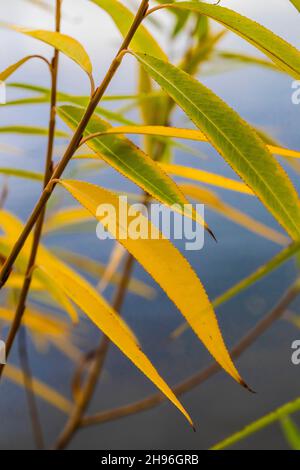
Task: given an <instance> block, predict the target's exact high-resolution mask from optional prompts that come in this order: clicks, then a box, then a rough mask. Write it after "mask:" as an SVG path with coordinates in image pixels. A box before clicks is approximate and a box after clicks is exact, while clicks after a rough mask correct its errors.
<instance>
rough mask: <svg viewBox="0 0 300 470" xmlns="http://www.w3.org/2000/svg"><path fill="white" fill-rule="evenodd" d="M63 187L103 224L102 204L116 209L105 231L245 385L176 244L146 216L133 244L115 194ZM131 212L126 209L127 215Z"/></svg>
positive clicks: (68, 183) (81, 184)
mask: <svg viewBox="0 0 300 470" xmlns="http://www.w3.org/2000/svg"><path fill="white" fill-rule="evenodd" d="M61 184H62V185H63V186H64V187H65V188H66V189H67V190H68V191H69V192H70V193H71V194H72V195H73V197H75V199H77V200H78V201H79V202H80V204H82V205H83V206H84V207H86V209H88V210H89V212H90V213H91V214H92V215H93V216H94V217H95V218H97V219H98V220H100V222H101V217H99V216H97V209H98V207H99V205H100V204H103V203H104V204H109V205H111V206H112V207H113V208H114V209H115V211H116V220H115V223H114V221H113V220H110V218H109V216H108V218H106V220H105V221H102V223H103V225H104V227H105V229H107V230H108V231H109V232H110V233H111V234H112V235H113V236H114V237H115V238H116V239H118V240H119V242H120V243H121V244H122V245H123V246H124V247H125V248H126V249H127V250H128V251H129V252H130V253H131V254H132V255H133V256H134V257H135V258H136V259H137V261H138V262H139V263H140V264H141V265H142V266H143V267H144V268H145V269H146V271H148V273H149V274H150V275H151V276H152V277H153V279H155V280H156V282H157V283H158V284H159V285H160V286H161V287H162V288H163V289H164V291H165V292H166V294H167V295H168V296H169V298H170V299H171V300H172V301H173V302H174V304H175V305H176V306H177V308H178V309H179V310H180V312H181V313H182V314H183V315H184V317H185V318H186V320H187V321H188V323H189V324H190V326H191V327H192V329H193V330H194V332H195V333H196V334H197V336H198V337H199V339H200V340H201V341H202V342H203V343H204V345H205V346H206V347H207V349H208V350H209V351H210V353H211V354H212V355H213V356H214V357H215V359H216V360H217V361H218V362H219V364H220V365H221V366H222V367H223V368H224V369H225V370H226V371H227V372H228V373H229V374H230V375H231V376H232V377H234V379H236V380H237V381H238V382H240V383H242V384H243V385H245V384H244V382H243V381H242V379H241V377H240V376H239V373H238V372H237V370H236V368H235V366H234V364H233V363H232V360H231V358H230V356H229V353H228V351H227V348H226V346H225V344H224V341H223V338H222V334H221V332H220V329H219V325H218V322H217V319H216V316H215V313H214V311H213V308H212V306H211V303H210V301H209V299H208V297H207V294H206V292H205V289H204V287H203V286H202V284H201V282H200V280H199V279H198V277H197V275H196V274H195V272H194V271H193V269H192V268H191V266H190V265H189V263H188V262H187V260H186V259H185V258H184V257H183V256H182V255H181V253H180V252H179V251H178V250H177V249H176V248H175V247H174V246H173V245H172V243H171V242H170V241H169V240H167V239H166V238H164V237H163V236H162V234H161V233H160V232H159V231H158V229H157V228H156V227H155V226H153V225H152V224H151V223H150V222H149V221H148V219H147V218H145V217H144V216H143V215H142V214H139V216H138V217H139V221H140V222H139V223H140V224H141V226H143V227H145V230H147V233H148V237H143V238H140V239H138V240H133V239H132V238H131V237H130V236H128V235H127V234H126V233H124V228H123V226H122V224H120V217H119V216H120V207H119V199H118V197H117V196H116V195H114V194H113V193H111V192H109V191H107V190H105V189H103V188H101V187H98V186H95V185H92V184H89V183H85V182H80V181H70V180H63V181H61ZM129 208H130V207H129V206H127V205H126V208H125V205H124V210H125V213H126V211H127V210H128V209H129ZM121 215H122V214H121ZM123 215H124V214H123ZM113 218H114V217H113Z"/></svg>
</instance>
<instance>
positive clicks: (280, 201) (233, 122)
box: [135, 5, 300, 239]
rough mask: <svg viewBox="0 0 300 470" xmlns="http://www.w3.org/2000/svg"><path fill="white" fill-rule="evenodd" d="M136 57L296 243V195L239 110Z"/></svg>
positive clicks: (165, 66) (299, 207) (167, 67)
mask: <svg viewBox="0 0 300 470" xmlns="http://www.w3.org/2000/svg"><path fill="white" fill-rule="evenodd" d="M207 6H210V5H207ZM215 8H219V7H215ZM135 56H136V57H137V59H138V60H139V61H140V63H142V64H143V65H144V67H145V69H146V70H147V71H148V73H149V74H150V75H151V76H152V78H153V79H154V80H156V81H157V83H158V84H159V85H160V86H161V87H162V88H163V89H164V90H165V91H166V92H167V93H168V94H169V95H170V96H171V97H172V98H173V99H174V101H175V102H176V103H177V104H178V105H179V106H180V107H181V108H182V109H183V110H184V111H185V112H186V114H187V115H188V116H189V117H190V119H191V120H192V121H193V122H194V124H195V125H196V126H197V127H198V128H199V129H200V130H201V131H202V132H204V134H205V135H206V136H207V138H208V140H209V141H210V142H211V144H212V145H213V146H214V147H215V148H216V149H217V150H218V151H219V153H220V154H221V155H222V156H223V158H224V159H225V160H226V161H227V163H229V164H230V165H231V166H232V168H233V169H234V170H235V172H236V173H237V174H238V175H239V176H240V177H241V178H242V179H243V180H244V181H245V183H246V184H247V185H248V186H249V187H250V188H251V189H252V191H253V192H254V193H255V194H256V195H257V196H258V197H259V199H260V200H261V201H262V202H263V204H264V205H265V206H266V207H267V209H268V210H269V211H270V212H271V213H272V214H273V216H274V217H275V218H276V220H277V221H278V222H279V223H280V224H281V225H282V226H283V228H284V229H285V230H286V231H287V233H288V234H289V235H290V236H291V237H292V238H293V239H298V238H299V237H300V203H299V198H298V195H297V193H296V191H295V188H294V187H293V185H292V183H291V181H290V180H289V178H288V176H287V175H286V174H285V172H284V170H283V169H282V168H281V166H280V165H279V163H278V162H277V161H276V159H275V158H274V157H273V156H272V155H271V153H270V152H269V151H268V149H267V148H266V146H265V145H264V143H263V142H262V140H261V139H260V138H259V137H258V135H257V134H256V133H255V132H254V131H253V130H252V129H251V128H250V127H249V126H248V125H247V123H246V122H244V121H243V120H242V119H241V118H240V116H239V115H238V114H237V113H236V112H235V111H233V110H232V109H231V108H230V107H229V106H228V105H227V104H225V103H224V102H223V101H222V100H221V99H220V98H219V97H218V96H216V95H215V94H214V93H213V92H212V91H211V90H209V89H208V88H206V87H205V86H203V85H202V84H201V83H199V82H198V81H197V80H195V79H194V78H192V77H191V76H190V75H188V74H186V73H185V72H183V71H182V70H180V69H178V68H176V67H174V66H173V65H171V64H169V63H167V62H164V61H162V60H160V59H156V58H154V57H150V56H147V55H145V54H135Z"/></svg>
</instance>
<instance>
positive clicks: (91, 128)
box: [57, 106, 207, 228]
mask: <svg viewBox="0 0 300 470" xmlns="http://www.w3.org/2000/svg"><path fill="white" fill-rule="evenodd" d="M57 112H58V114H59V116H60V117H61V118H62V119H63V120H64V122H65V123H66V124H67V125H68V126H69V127H70V128H71V129H73V130H75V129H76V128H77V126H78V124H79V122H80V121H81V118H82V116H83V113H84V109H83V108H78V107H74V106H61V107H59V108H58V110H57ZM108 129H111V126H110V125H109V124H108V123H107V122H105V121H103V120H102V119H100V118H99V117H98V116H95V115H94V116H93V117H92V118H91V119H90V121H89V123H88V125H87V127H86V130H85V133H84V136H85V137H87V136H90V135H94V134H95V133H97V132H103V133H105V132H106V131H107V130H108ZM87 145H88V146H89V147H90V148H91V149H93V150H94V151H95V152H96V155H98V157H99V158H101V160H104V161H105V162H106V163H108V164H109V165H111V166H112V167H113V168H115V169H116V170H118V171H119V172H120V173H121V174H122V175H124V176H126V177H127V178H130V179H131V180H132V181H133V182H134V183H136V184H137V185H138V186H140V187H141V188H142V189H143V190H144V191H146V192H147V193H148V194H150V195H151V196H153V197H154V198H155V199H158V200H159V201H160V202H162V203H163V204H167V205H169V206H173V205H174V204H177V205H179V206H178V210H179V211H181V210H182V209H183V204H187V203H188V200H187V199H186V198H185V197H184V195H183V194H182V192H181V191H180V190H179V188H178V186H177V185H176V183H175V182H174V181H173V180H172V179H171V178H170V177H169V176H167V175H166V173H164V171H163V170H162V169H161V168H160V167H159V166H158V165H157V164H156V163H155V162H154V161H153V160H152V159H151V158H150V157H149V156H148V155H146V154H145V153H144V152H142V150H140V149H139V148H138V147H136V146H135V145H134V144H133V143H132V142H131V141H130V140H128V139H126V138H125V137H122V136H117V135H102V136H99V137H96V138H93V139H91V140H88V141H87ZM193 216H194V217H195V218H196V219H197V220H198V221H199V223H202V224H203V223H204V222H203V221H202V220H201V219H200V218H199V217H198V216H197V215H196V214H193ZM205 227H206V228H207V226H206V225H205Z"/></svg>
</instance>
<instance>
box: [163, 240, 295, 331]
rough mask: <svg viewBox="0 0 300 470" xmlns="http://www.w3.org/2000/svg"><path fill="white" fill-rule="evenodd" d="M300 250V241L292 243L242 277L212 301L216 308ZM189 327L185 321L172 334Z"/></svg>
mask: <svg viewBox="0 0 300 470" xmlns="http://www.w3.org/2000/svg"><path fill="white" fill-rule="evenodd" d="M299 251H300V243H299V242H296V243H292V244H291V245H289V246H288V247H287V248H284V249H283V250H282V251H280V252H279V253H278V254H277V255H276V256H274V257H273V258H272V259H270V260H269V261H267V262H266V263H265V264H263V265H262V266H260V267H259V268H258V269H256V270H255V271H254V272H253V273H251V274H250V275H249V276H247V277H245V278H244V279H241V280H240V281H239V282H237V283H236V284H235V285H234V286H232V287H230V288H229V289H227V291H225V292H224V293H223V294H221V295H219V296H218V297H216V298H215V299H214V300H213V302H212V303H213V306H214V308H217V307H219V306H220V305H222V304H223V303H225V302H228V301H229V300H230V299H233V298H234V297H236V296H237V295H238V294H240V293H241V292H243V291H244V290H246V289H248V288H249V287H250V286H252V285H253V284H255V283H256V282H258V281H260V280H261V279H263V278H264V277H266V276H268V275H269V274H271V273H272V272H273V271H275V270H276V269H278V268H279V267H280V266H282V265H283V264H284V263H286V262H287V261H289V260H290V259H291V258H293V257H294V256H296V255H297V254H298V253H299ZM187 329H188V324H187V323H184V324H182V325H180V326H179V327H178V328H176V330H174V331H173V332H172V335H171V336H172V337H173V338H178V336H180V335H181V334H182V333H184V332H185V331H186V330H187Z"/></svg>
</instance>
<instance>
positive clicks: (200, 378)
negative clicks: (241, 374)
mask: <svg viewBox="0 0 300 470" xmlns="http://www.w3.org/2000/svg"><path fill="white" fill-rule="evenodd" d="M299 294H300V281H299V280H298V281H296V282H295V283H294V284H293V285H292V287H290V288H289V289H288V290H287V292H286V293H285V294H284V295H283V297H282V298H281V299H280V301H279V302H278V304H277V305H276V306H275V307H274V308H273V309H272V310H271V311H270V312H269V313H268V314H267V315H266V316H265V317H264V318H263V319H262V320H261V321H260V322H258V324H257V325H256V326H255V327H254V328H253V329H252V330H250V331H249V332H248V333H247V334H246V335H245V336H244V337H243V338H242V339H241V340H240V341H239V342H238V343H237V344H236V345H235V346H234V347H233V349H232V350H231V351H230V354H231V356H232V358H233V359H237V358H238V357H240V356H241V355H242V354H243V352H245V351H246V350H247V349H248V348H249V347H250V346H252V344H253V343H254V342H255V341H256V340H257V339H258V338H259V337H260V336H262V335H263V334H264V333H265V332H266V331H267V330H268V329H269V328H270V327H271V326H272V325H273V323H274V322H275V321H276V320H278V319H279V318H280V317H281V316H282V315H283V314H284V312H285V311H286V309H287V307H288V306H289V305H290V304H291V302H293V301H294V300H295V298H296V297H297V296H298V295H299ZM219 371H221V368H220V366H219V365H218V364H217V363H213V364H211V365H210V366H208V367H207V368H206V369H204V370H203V371H201V372H198V373H196V374H194V375H192V376H191V377H189V378H188V379H185V380H184V381H183V382H181V383H179V384H178V385H176V386H175V387H174V388H173V392H174V393H175V394H176V395H177V396H180V395H182V394H184V393H187V392H189V391H190V390H192V389H194V388H195V387H197V386H198V385H201V384H202V383H204V382H205V381H206V380H208V379H209V378H211V377H212V376H213V375H215V374H216V373H217V372H219ZM164 401H165V397H164V395H162V394H161V393H156V394H153V395H151V396H149V397H147V398H145V399H143V400H140V401H137V402H135V403H131V404H129V405H125V406H121V407H119V408H115V409H112V410H107V411H103V412H101V413H97V414H95V415H93V416H86V417H85V418H83V419H82V421H81V426H91V425H96V424H100V423H106V422H109V421H113V420H117V419H120V418H125V417H126V416H131V415H133V414H137V413H140V412H142V411H147V410H150V409H151V408H154V407H155V406H158V405H159V404H161V403H163V402H164Z"/></svg>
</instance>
